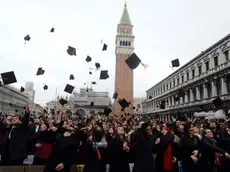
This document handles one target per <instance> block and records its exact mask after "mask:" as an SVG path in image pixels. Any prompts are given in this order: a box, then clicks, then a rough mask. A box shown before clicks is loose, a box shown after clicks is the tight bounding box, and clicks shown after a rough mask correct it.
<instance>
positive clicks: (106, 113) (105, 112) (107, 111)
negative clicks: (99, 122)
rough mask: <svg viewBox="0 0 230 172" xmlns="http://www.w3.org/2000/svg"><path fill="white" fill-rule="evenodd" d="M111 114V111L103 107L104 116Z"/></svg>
mask: <svg viewBox="0 0 230 172" xmlns="http://www.w3.org/2000/svg"><path fill="white" fill-rule="evenodd" d="M111 112H112V110H111V109H110V108H109V107H107V106H106V107H105V108H104V114H105V115H106V116H109V114H110V113H111Z"/></svg>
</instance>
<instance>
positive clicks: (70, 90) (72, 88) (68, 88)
mask: <svg viewBox="0 0 230 172" xmlns="http://www.w3.org/2000/svg"><path fill="white" fill-rule="evenodd" d="M73 90H74V86H72V85H69V84H67V85H66V87H65V89H64V91H65V92H67V93H69V94H72V92H73Z"/></svg>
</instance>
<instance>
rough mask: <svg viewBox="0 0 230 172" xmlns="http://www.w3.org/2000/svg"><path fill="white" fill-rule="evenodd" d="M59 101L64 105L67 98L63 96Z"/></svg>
mask: <svg viewBox="0 0 230 172" xmlns="http://www.w3.org/2000/svg"><path fill="white" fill-rule="evenodd" d="M59 103H60V104H61V105H62V106H63V105H65V104H67V100H65V99H63V98H61V99H60V100H59Z"/></svg>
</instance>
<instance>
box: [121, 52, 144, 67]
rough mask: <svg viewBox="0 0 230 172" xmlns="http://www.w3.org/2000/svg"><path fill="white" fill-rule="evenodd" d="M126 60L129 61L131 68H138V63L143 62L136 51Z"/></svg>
mask: <svg viewBox="0 0 230 172" xmlns="http://www.w3.org/2000/svg"><path fill="white" fill-rule="evenodd" d="M125 62H126V63H127V65H128V66H129V68H130V69H136V68H137V67H138V65H139V64H140V63H141V60H140V59H139V57H138V56H137V55H136V54H135V53H133V54H132V55H130V56H129V57H128V58H127V59H126V60H125Z"/></svg>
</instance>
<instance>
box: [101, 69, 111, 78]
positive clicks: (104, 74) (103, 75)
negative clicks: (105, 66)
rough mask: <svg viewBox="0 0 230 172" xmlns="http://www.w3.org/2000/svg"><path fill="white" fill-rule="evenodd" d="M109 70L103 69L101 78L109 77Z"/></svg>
mask: <svg viewBox="0 0 230 172" xmlns="http://www.w3.org/2000/svg"><path fill="white" fill-rule="evenodd" d="M108 78H109V75H108V70H101V74H100V79H108Z"/></svg>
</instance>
